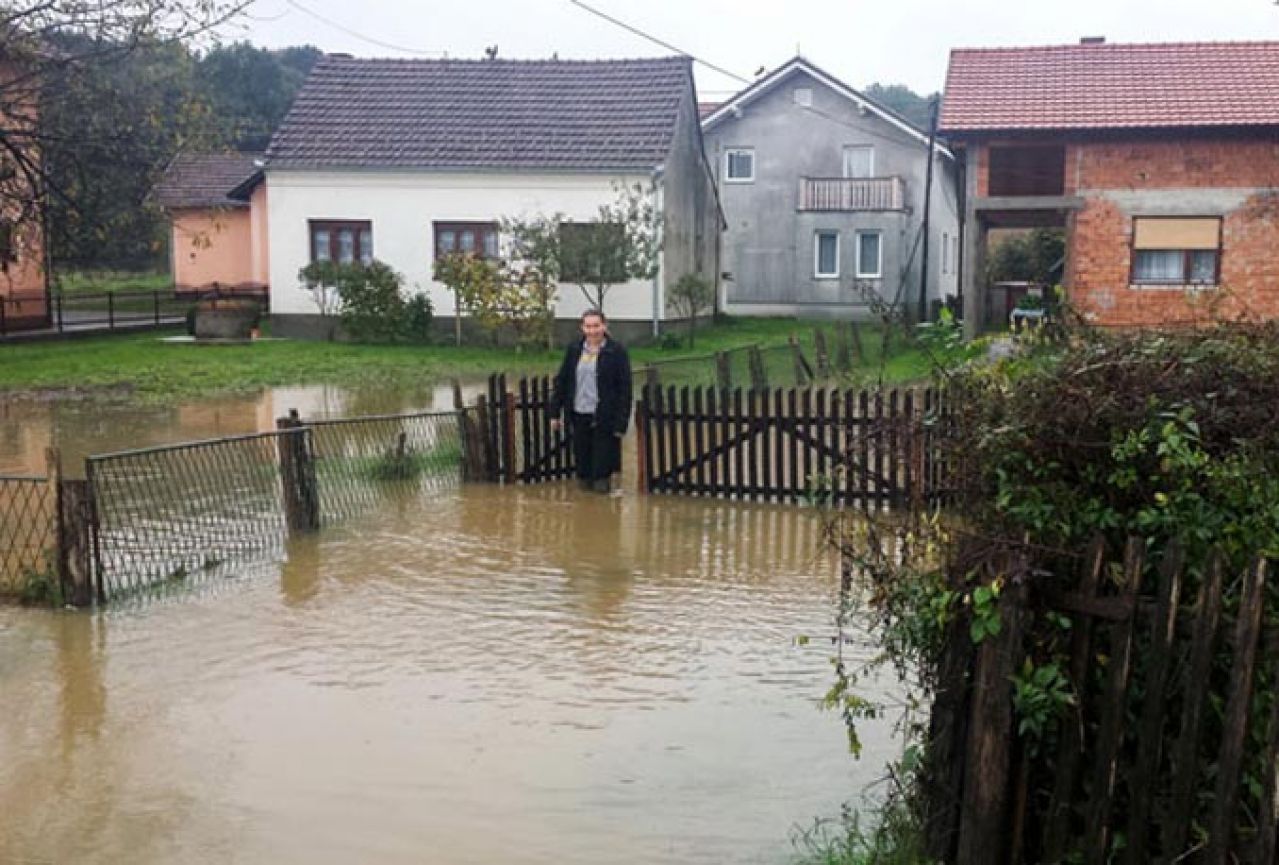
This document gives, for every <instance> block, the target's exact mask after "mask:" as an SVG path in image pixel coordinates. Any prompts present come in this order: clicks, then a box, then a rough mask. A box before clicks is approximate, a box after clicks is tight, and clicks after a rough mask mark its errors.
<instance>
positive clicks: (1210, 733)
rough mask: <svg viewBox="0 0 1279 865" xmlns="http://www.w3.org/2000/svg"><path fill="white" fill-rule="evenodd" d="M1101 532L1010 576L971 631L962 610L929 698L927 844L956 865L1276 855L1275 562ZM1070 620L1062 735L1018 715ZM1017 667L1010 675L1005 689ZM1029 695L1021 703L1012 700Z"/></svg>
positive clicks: (1278, 634) (1278, 642)
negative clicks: (1023, 722) (1041, 625)
mask: <svg viewBox="0 0 1279 865" xmlns="http://www.w3.org/2000/svg"><path fill="white" fill-rule="evenodd" d="M1149 548H1150V545H1149V544H1148V543H1147V542H1146V540H1145V539H1142V538H1130V539H1129V540H1128V542H1127V544H1126V548H1125V549H1124V550H1123V551H1122V554H1121V553H1120V551H1119V550H1107V548H1106V546H1105V544H1104V543H1103V542H1102V541H1101V540H1097V541H1095V542H1094V543H1093V544H1092V545H1091V547H1090V548H1089V549H1088V550H1087V551H1086V553H1085V554H1084V555H1083V556H1081V561H1080V563H1079V565H1078V570H1077V571H1076V572H1074V573H1068V572H1063V573H1060V574H1053V573H1047V572H1042V573H1037V574H1035V575H1034V576H1033V578H1025V579H1022V580H1020V581H1018V582H1010V584H1009V587H1008V588H1007V589H1006V590H1005V591H1004V592H1003V593H1002V594H1001V596H1000V597H999V599H998V615H999V621H1000V623H1001V626H1002V627H1001V628H1000V630H999V631H998V633H995V634H992V635H990V636H987V637H986V639H985V640H983V641H982V643H981V644H980V645H979V646H975V645H973V643H972V641H971V640H970V639H968V623H967V621H966V620H965V619H964V618H963V617H959V618H957V619H956V620H955V621H954V622H953V623H952V624H951V626H950V627H951V628H952V632H953V634H954V639H949V640H948V641H947V650H946V654H945V657H944V658H943V660H942V661H941V667H940V668H941V669H943V670H949V671H951V676H950V677H949V678H948V679H947V687H946V688H945V689H944V692H943V693H940V694H939V695H938V697H937V701H936V702H935V703H934V706H933V711H932V721H931V733H930V743H929V750H930V753H932V754H933V755H934V757H933V758H932V760H933V764H932V765H931V766H930V770H929V774H928V778H929V780H928V782H927V785H926V792H927V799H928V804H927V811H928V814H927V820H926V825H927V838H926V842H927V845H928V847H929V853H930V855H931V857H932V858H935V859H938V860H940V861H945V862H952V863H958V865H979V863H980V865H1013V863H1020V862H1045V863H1047V862H1080V863H1087V865H1094V863H1095V865H1103V863H1109V862H1120V863H1145V862H1165V863H1174V862H1202V863H1211V865H1225V863H1230V862H1239V863H1243V862H1247V863H1273V862H1275V861H1276V847H1277V842H1279V774H1277V773H1276V765H1277V761H1279V699H1276V696H1275V685H1276V682H1279V629H1277V628H1276V626H1275V617H1276V613H1277V612H1279V610H1277V609H1276V607H1277V606H1279V605H1277V603H1276V597H1279V596H1277V595H1276V594H1275V592H1274V591H1273V588H1272V587H1271V586H1270V585H1269V584H1270V583H1271V582H1273V575H1272V573H1271V572H1272V567H1273V563H1271V562H1267V561H1266V559H1265V558H1261V557H1258V558H1256V559H1254V560H1253V561H1252V562H1251V564H1250V565H1248V566H1247V567H1242V568H1239V569H1237V570H1236V569H1229V568H1227V567H1226V566H1224V564H1223V562H1224V561H1225V557H1224V556H1222V555H1218V554H1214V555H1210V556H1207V557H1205V558H1203V559H1199V560H1196V561H1194V562H1191V561H1190V560H1188V559H1187V558H1186V557H1185V556H1184V555H1183V553H1182V551H1181V548H1180V547H1179V546H1178V545H1177V544H1175V543H1173V544H1171V545H1170V546H1168V547H1166V548H1165V549H1164V551H1163V553H1162V555H1161V556H1160V557H1159V558H1158V559H1157V560H1153V556H1152V555H1151V554H1150V553H1149V552H1148V550H1149ZM1041 616H1051V617H1056V620H1057V621H1058V622H1060V623H1062V624H1061V627H1062V628H1063V644H1064V647H1063V652H1062V655H1061V658H1060V667H1059V669H1060V671H1061V676H1062V677H1063V680H1062V684H1061V685H1060V686H1058V687H1059V694H1058V697H1059V698H1061V696H1062V695H1063V694H1064V695H1068V697H1069V703H1068V707H1067V711H1065V712H1064V713H1062V716H1061V721H1060V725H1059V728H1058V730H1057V733H1056V735H1055V736H1053V735H1041V736H1040V737H1039V738H1038V740H1036V739H1035V737H1032V736H1028V735H1026V731H1025V729H1024V728H1023V729H1021V730H1019V729H1018V726H1017V725H1018V719H1019V717H1025V713H1026V712H1027V711H1032V710H1033V709H1034V706H1033V705H1030V704H1026V703H1025V702H1024V701H1025V700H1027V699H1033V698H1034V694H1035V693H1037V692H1036V691H1035V688H1036V687H1042V686H1043V681H1046V680H1041V679H1040V678H1036V677H1034V676H1032V675H1031V674H1032V673H1033V671H1035V670H1036V669H1037V667H1036V665H1039V664H1043V665H1045V666H1044V667H1043V668H1044V669H1047V668H1048V665H1049V664H1050V663H1057V661H1055V660H1051V661H1050V659H1046V658H1044V657H1043V647H1042V646H1038V647H1036V646H1031V645H1029V642H1030V641H1029V640H1028V639H1027V634H1028V632H1029V631H1030V625H1031V623H1032V621H1033V619H1034V618H1036V617H1041ZM1013 683H1017V684H1016V687H1014V685H1013ZM1019 699H1020V700H1022V701H1023V702H1022V704H1020V706H1019V704H1018V703H1017V700H1019Z"/></svg>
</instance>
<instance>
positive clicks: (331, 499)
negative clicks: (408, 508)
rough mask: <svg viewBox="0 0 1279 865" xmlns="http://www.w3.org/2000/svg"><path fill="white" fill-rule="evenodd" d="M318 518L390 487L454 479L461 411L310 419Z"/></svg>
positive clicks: (330, 517) (347, 510) (364, 504)
mask: <svg viewBox="0 0 1279 865" xmlns="http://www.w3.org/2000/svg"><path fill="white" fill-rule="evenodd" d="M306 426H307V427H309V428H310V430H311V442H312V447H313V452H312V455H313V458H314V472H315V486H316V490H317V493H318V503H319V519H320V521H321V522H324V523H329V522H333V521H336V520H340V519H344V518H346V517H350V516H353V515H355V514H357V513H360V512H362V511H365V510H368V509H369V508H372V507H374V506H376V505H377V504H378V502H380V501H381V500H382V499H383V498H384V497H385V496H386V495H387V494H389V493H402V492H404V491H423V490H429V489H434V488H439V487H441V486H446V485H452V484H455V483H456V482H457V481H458V480H459V479H460V477H461V468H462V461H463V429H462V426H463V425H462V415H461V413H459V412H423V413H419V414H404V415H380V416H374V417H358V418H344V419H337V420H311V421H307V422H306Z"/></svg>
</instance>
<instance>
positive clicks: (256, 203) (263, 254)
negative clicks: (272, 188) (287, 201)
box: [249, 181, 271, 285]
mask: <svg viewBox="0 0 1279 865" xmlns="http://www.w3.org/2000/svg"><path fill="white" fill-rule="evenodd" d="M266 198H267V191H266V183H265V181H264V182H262V183H259V184H258V185H257V186H256V187H254V189H253V194H252V195H251V196H250V197H249V237H250V241H249V246H250V251H249V261H250V268H249V270H250V278H251V279H252V280H253V281H254V282H260V283H262V284H263V285H268V284H269V283H270V281H271V270H270V262H271V254H270V253H271V250H270V243H269V235H268V234H267V220H266V214H267V208H266Z"/></svg>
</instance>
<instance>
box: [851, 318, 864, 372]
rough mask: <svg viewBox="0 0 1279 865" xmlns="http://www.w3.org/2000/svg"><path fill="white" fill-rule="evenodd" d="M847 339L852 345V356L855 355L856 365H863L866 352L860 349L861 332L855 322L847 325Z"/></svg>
mask: <svg viewBox="0 0 1279 865" xmlns="http://www.w3.org/2000/svg"><path fill="white" fill-rule="evenodd" d="M848 338H849V341H850V342H851V343H852V344H853V352H854V354H856V355H857V363H858V364H864V363H865V362H866V350H865V349H863V348H862V330H861V328H860V327H858V326H857V322H855V321H850V322H849V323H848Z"/></svg>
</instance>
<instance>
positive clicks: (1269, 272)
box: [974, 132, 1279, 326]
mask: <svg viewBox="0 0 1279 865" xmlns="http://www.w3.org/2000/svg"><path fill="white" fill-rule="evenodd" d="M1175 135H1176V133H1171V132H1170V133H1169V136H1170V140H1166V141H1151V140H1133V141H1105V142H1086V141H1084V142H1081V141H1075V142H1071V143H1070V144H1068V145H1067V147H1066V166H1065V168H1066V170H1065V190H1064V192H1065V194H1066V195H1079V196H1082V197H1083V198H1084V199H1085V203H1084V206H1083V208H1082V209H1081V210H1079V211H1077V212H1076V213H1074V214H1073V216H1072V217H1071V219H1070V223H1069V235H1068V249H1069V254H1068V257H1067V268H1066V273H1065V276H1064V280H1063V281H1064V283H1065V285H1066V287H1067V289H1068V293H1069V296H1070V299H1071V302H1072V303H1073V304H1074V306H1075V307H1076V308H1077V309H1078V310H1079V311H1081V312H1083V313H1084V314H1085V315H1086V316H1088V318H1089V319H1090V320H1092V321H1094V322H1096V323H1098V324H1103V325H1118V326H1122V325H1155V324H1172V323H1191V322H1201V321H1207V320H1211V319H1213V318H1218V317H1221V318H1228V319H1229V318H1238V317H1246V318H1279V142H1277V141H1273V140H1262V139H1248V138H1219V139H1212V138H1174V137H1172V136H1175ZM988 146H989V145H988V144H983V145H981V146H978V147H976V148H975V149H976V150H977V153H975V154H974V156H975V157H976V159H975V162H976V167H977V183H976V185H977V191H978V195H984V194H985V192H986V190H987V189H988V184H987V179H988V172H987V168H988V164H989V161H988V159H987V154H986V148H987V147H988ZM1178 189H1186V190H1221V191H1222V192H1223V196H1222V199H1223V200H1233V202H1234V203H1233V205H1232V206H1231V207H1229V208H1223V209H1219V210H1213V209H1211V208H1207V209H1198V208H1196V207H1195V206H1194V205H1187V206H1186V207H1185V209H1184V210H1183V211H1180V212H1181V213H1182V215H1186V216H1217V215H1220V216H1223V217H1224V221H1223V225H1222V251H1221V282H1220V285H1219V287H1217V288H1205V289H1198V290H1184V289H1179V288H1167V287H1158V288H1153V287H1142V288H1132V287H1130V285H1129V277H1130V273H1131V266H1132V251H1131V243H1132V230H1133V229H1132V218H1133V216H1143V215H1152V214H1155V213H1159V214H1163V215H1167V214H1168V213H1169V211H1168V209H1167V208H1166V207H1163V208H1156V209H1146V208H1143V207H1142V206H1141V205H1135V204H1133V201H1134V200H1135V199H1139V198H1140V195H1139V193H1141V192H1142V191H1143V190H1150V191H1152V192H1154V191H1158V190H1162V191H1167V190H1178ZM1134 193H1138V195H1134ZM1241 196H1242V199H1243V200H1242V204H1240V203H1239V202H1240V197H1241ZM1223 211H1224V212H1223Z"/></svg>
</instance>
